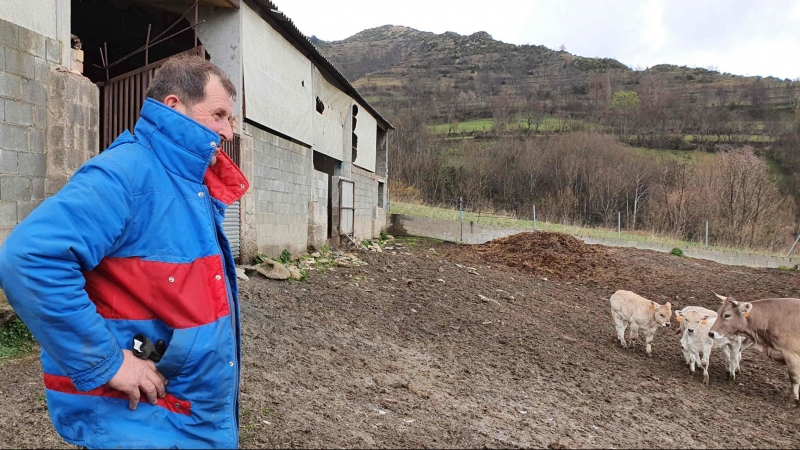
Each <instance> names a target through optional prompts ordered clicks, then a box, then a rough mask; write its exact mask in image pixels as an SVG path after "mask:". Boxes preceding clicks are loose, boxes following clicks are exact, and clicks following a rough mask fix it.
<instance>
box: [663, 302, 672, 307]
mask: <svg viewBox="0 0 800 450" xmlns="http://www.w3.org/2000/svg"><path fill="white" fill-rule="evenodd" d="M664 306H666V307H667V308H672V303H670V302H667V303H664Z"/></svg>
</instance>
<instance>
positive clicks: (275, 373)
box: [0, 237, 800, 448]
mask: <svg viewBox="0 0 800 450" xmlns="http://www.w3.org/2000/svg"><path fill="white" fill-rule="evenodd" d="M515 239H524V237H517V238H515ZM530 239H539V238H530ZM411 244H413V243H408V242H407V243H406V245H411ZM503 245H506V247H508V248H506V249H505V250H504V249H503ZM574 245H577V244H576V243H575V242H572V241H569V240H566V241H565V240H563V239H545V240H543V241H542V242H536V243H535V245H534V244H531V243H528V244H526V243H525V242H524V241H514V240H511V241H509V242H506V243H505V244H503V243H495V244H492V245H490V246H485V247H479V248H476V247H466V246H457V245H452V244H441V243H431V242H427V241H422V242H420V243H419V244H418V245H416V246H413V247H406V248H404V249H399V250H400V251H399V252H397V250H396V252H397V253H396V254H391V252H384V253H371V252H370V253H366V252H360V253H358V256H359V257H361V258H362V259H364V260H365V261H367V262H368V263H369V265H368V266H365V267H353V268H339V267H337V268H335V269H333V270H331V271H329V272H327V273H324V274H321V273H312V275H311V280H310V282H307V283H304V282H291V283H287V282H278V281H269V280H265V279H255V278H251V280H250V281H246V282H243V283H242V314H243V318H244V344H243V346H244V348H243V351H244V374H243V377H244V380H243V384H242V417H243V419H242V424H243V429H242V445H243V446H244V447H551V448H569V447H606V448H607V447H692V448H708V447H713V448H718V447H798V446H800V429H798V426H797V425H798V422H800V416H798V413H799V412H800V411H799V410H798V409H797V408H795V407H794V406H793V405H792V400H791V396H790V386H789V381H788V375H787V373H786V370H785V368H784V367H781V366H777V365H776V364H774V363H772V362H771V361H769V360H767V359H766V358H765V357H764V356H762V355H761V354H759V353H757V352H755V351H753V350H749V351H746V352H745V353H744V359H743V361H742V373H741V374H740V375H739V377H738V378H737V380H736V381H735V382H730V381H727V379H726V376H725V370H724V367H723V363H722V361H721V357H720V355H719V354H712V363H711V370H710V372H711V384H710V385H709V386H704V385H703V384H702V376H701V375H700V374H699V373H698V374H697V375H695V376H691V375H689V374H688V371H687V369H686V368H685V366H684V363H683V356H682V354H681V350H680V346H679V343H678V339H679V337H678V336H676V335H675V334H674V333H673V332H670V331H666V332H665V331H664V330H659V332H658V333H657V334H656V339H655V343H654V346H653V357H652V358H648V357H646V356H645V355H644V352H643V349H642V347H641V346H639V347H638V348H637V349H636V350H633V351H631V350H624V349H622V348H620V347H619V344H617V343H615V342H614V336H615V332H614V327H613V325H612V322H611V317H610V314H609V307H608V297H609V296H610V295H611V294H612V293H613V292H614V291H615V290H617V289H629V290H632V291H635V292H637V293H639V294H642V295H644V296H646V297H649V298H651V299H653V300H656V301H658V302H660V303H663V302H665V301H671V302H672V304H673V305H674V306H678V307H684V306H687V305H702V306H706V307H709V308H712V309H717V305H718V301H716V299H714V297H713V296H712V294H711V290H714V291H717V292H719V293H721V294H723V295H733V296H734V297H736V298H738V299H741V300H745V299H754V298H758V297H767V296H769V297H776V296H777V297H783V296H788V297H797V296H800V277H799V276H798V274H797V273H796V272H790V271H781V270H768V269H749V268H741V267H730V266H723V265H719V264H716V263H711V262H705V261H698V260H691V259H683V258H678V257H675V256H671V255H664V254H659V253H655V252H650V251H641V250H633V249H610V248H609V249H607V248H601V247H591V248H588V249H587V248H582V247H580V246H578V247H574ZM520 247H524V248H525V251H520V250H519V248H520ZM559 249H561V250H559ZM564 252H568V253H569V254H564ZM405 253H410V254H405ZM543 255H549V256H543ZM575 255H579V256H580V258H578V259H577V260H576V259H575ZM531 261H533V262H532V263H531ZM565 261H566V262H565ZM526 262H528V264H526ZM456 264H459V265H463V266H464V267H459V266H457V265H456ZM554 265H558V270H550V269H551V268H552V267H553V266H554ZM470 268H474V269H475V270H470ZM470 272H472V273H470ZM479 294H480V295H483V296H484V297H487V298H489V299H491V300H489V301H485V300H482V299H481V298H479ZM673 309H674V307H673ZM673 325H677V323H675V322H673ZM0 379H2V380H4V383H3V385H2V391H3V392H2V394H3V398H4V400H5V401H4V407H3V408H2V409H1V410H0V443H2V444H3V446H4V447H58V446H66V445H65V444H63V442H62V441H61V440H60V439H59V437H58V436H57V435H56V434H55V432H54V431H53V429H52V426H51V425H50V422H49V419H48V416H47V411H46V406H45V404H44V401H43V398H42V396H41V393H42V389H43V387H42V381H41V367H40V365H39V363H38V360H37V358H35V357H29V358H26V359H23V360H20V361H15V362H8V363H5V364H4V365H2V366H1V367H0Z"/></svg>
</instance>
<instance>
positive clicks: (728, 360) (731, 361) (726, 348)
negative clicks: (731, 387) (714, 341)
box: [721, 345, 736, 380]
mask: <svg viewBox="0 0 800 450" xmlns="http://www.w3.org/2000/svg"><path fill="white" fill-rule="evenodd" d="M721 350H722V357H723V359H724V360H725V365H726V366H727V367H728V378H729V379H730V380H735V379H736V359H735V357H734V355H735V353H734V355H732V354H731V346H730V345H723V346H722V348H721Z"/></svg>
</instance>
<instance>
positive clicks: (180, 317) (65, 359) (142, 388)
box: [0, 58, 249, 448]
mask: <svg viewBox="0 0 800 450" xmlns="http://www.w3.org/2000/svg"><path fill="white" fill-rule="evenodd" d="M235 94H236V89H235V88H234V86H233V85H232V84H231V82H230V80H229V79H228V78H227V76H226V75H225V74H224V73H223V72H222V71H221V70H220V69H219V68H217V67H216V66H214V65H213V64H211V63H209V62H207V61H205V60H203V59H201V58H181V59H173V60H170V61H168V62H167V63H166V64H165V65H164V66H163V67H162V68H161V69H160V70H159V71H158V72H157V73H156V75H155V77H154V78H153V81H152V84H151V86H150V88H149V89H148V91H147V96H148V99H147V100H146V101H145V104H144V106H143V107H142V110H141V117H140V118H139V121H138V122H137V124H136V127H135V131H134V135H131V133H129V132H127V131H126V132H125V133H123V134H122V135H120V136H119V137H118V138H117V140H116V141H114V143H113V144H111V146H110V147H109V148H108V149H107V150H105V151H104V152H103V153H102V154H101V155H99V156H97V157H95V158H93V159H91V160H90V161H89V162H87V163H86V164H84V165H83V166H82V167H81V168H80V169H78V171H77V172H76V173H75V175H74V176H73V177H72V179H71V180H70V182H69V183H68V184H67V185H66V186H65V187H64V188H63V189H62V190H61V191H59V193H58V194H56V195H55V196H54V197H51V198H50V199H48V200H46V201H45V202H44V203H43V204H42V205H41V206H40V207H39V208H37V209H36V210H35V211H33V213H31V214H30V216H28V218H26V219H25V220H24V221H23V222H22V223H21V224H19V225H18V226H17V227H16V228H15V229H14V231H13V232H12V233H11V235H10V236H9V237H8V239H7V240H6V242H5V244H4V245H3V247H1V248H0V287H2V289H3V290H4V291H5V293H6V295H7V297H8V300H9V303H10V304H11V306H13V307H14V309H15V310H16V312H17V313H18V314H19V316H20V318H21V319H22V320H23V321H24V322H25V324H27V325H28V327H29V328H30V330H31V332H32V333H33V335H34V337H36V339H37V340H38V341H39V343H40V344H41V346H42V354H41V359H42V368H43V369H44V381H45V383H44V384H45V388H46V396H47V404H48V408H49V410H50V417H51V419H52V421H53V425H54V426H55V428H56V430H57V431H58V433H59V434H60V435H61V436H62V437H63V438H64V439H65V440H66V441H68V442H70V443H73V444H76V445H81V446H85V447H92V448H94V447H99V448H111V447H138V448H144V447H226V448H234V447H237V446H238V427H239V418H238V411H239V362H240V344H239V340H240V331H239V315H238V311H239V305H238V300H237V286H236V269H235V266H234V262H233V257H232V254H231V250H230V245H229V243H228V241H227V239H226V238H225V235H224V233H223V229H222V220H223V216H224V212H225V209H226V207H227V205H230V204H231V203H233V202H235V201H236V200H238V199H239V198H241V197H242V195H244V193H245V192H246V191H247V188H248V187H249V186H248V183H247V180H245V178H244V176H243V175H242V173H241V171H239V169H238V168H237V167H236V166H235V164H234V163H233V162H232V161H231V159H230V158H228V157H227V156H226V155H225V154H224V153H220V148H219V142H220V139H226V140H230V139H232V138H233V132H232V130H231V126H230V119H231V116H232V112H233V111H232V110H233V102H232V99H233V97H234V96H235ZM139 334H141V335H143V336H145V337H147V338H148V339H150V340H151V341H152V342H157V341H158V340H164V342H165V343H166V351H165V352H164V354H163V357H162V358H161V359H160V361H159V362H158V363H154V362H153V361H152V360H147V361H145V360H143V359H139V358H137V357H136V356H134V354H133V353H132V352H131V350H132V347H134V343H133V342H134V340H133V337H134V336H136V335H139ZM139 339H140V342H142V340H141V337H140V338H139ZM137 346H138V344H137ZM137 350H141V348H138V349H137ZM156 359H157V358H156ZM140 399H141V403H140Z"/></svg>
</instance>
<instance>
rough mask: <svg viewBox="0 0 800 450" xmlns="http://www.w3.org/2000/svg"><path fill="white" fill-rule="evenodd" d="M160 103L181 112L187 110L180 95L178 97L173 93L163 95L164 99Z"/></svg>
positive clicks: (183, 112) (184, 112)
mask: <svg viewBox="0 0 800 450" xmlns="http://www.w3.org/2000/svg"><path fill="white" fill-rule="evenodd" d="M162 103H164V105H166V106H167V107H169V108H172V109H174V110H176V111H178V112H179V113H181V114H186V112H187V109H186V104H184V103H183V102H182V101H181V99H180V97H178V96H177V95H175V94H169V95H168V96H166V97H164V101H163V102H162Z"/></svg>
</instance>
